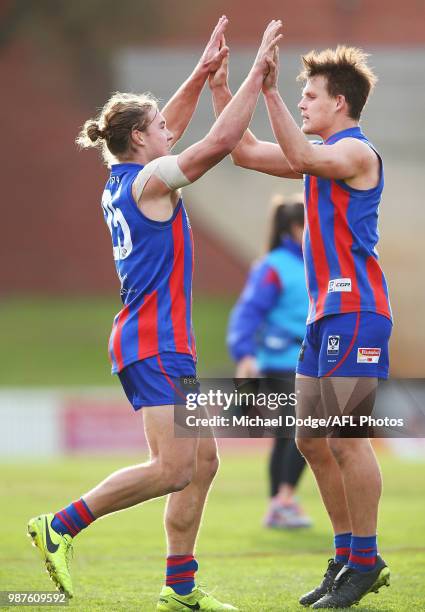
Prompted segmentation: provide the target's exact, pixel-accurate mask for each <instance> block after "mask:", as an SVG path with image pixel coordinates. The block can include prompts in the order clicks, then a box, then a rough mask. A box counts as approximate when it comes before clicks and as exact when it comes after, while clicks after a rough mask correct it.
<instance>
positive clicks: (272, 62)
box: [263, 45, 279, 93]
mask: <svg viewBox="0 0 425 612" xmlns="http://www.w3.org/2000/svg"><path fill="white" fill-rule="evenodd" d="M267 63H268V65H269V72H268V74H267V75H266V77H265V79H264V81H263V93H266V92H268V91H272V90H273V89H277V80H278V77H279V47H278V46H277V45H276V46H275V48H274V50H273V56H272V57H271V58H267Z"/></svg>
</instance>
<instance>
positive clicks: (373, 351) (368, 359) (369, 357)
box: [357, 348, 381, 363]
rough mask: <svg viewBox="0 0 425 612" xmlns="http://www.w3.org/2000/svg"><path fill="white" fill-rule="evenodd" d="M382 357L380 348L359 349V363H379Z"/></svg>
mask: <svg viewBox="0 0 425 612" xmlns="http://www.w3.org/2000/svg"><path fill="white" fill-rule="evenodd" d="M380 356H381V349H380V348H358V349H357V363H378V362H379V357H380Z"/></svg>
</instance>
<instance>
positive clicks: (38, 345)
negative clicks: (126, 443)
mask: <svg viewBox="0 0 425 612" xmlns="http://www.w3.org/2000/svg"><path fill="white" fill-rule="evenodd" d="M233 303H234V298H231V297H229V298H219V297H217V298H211V297H202V296H199V297H195V300H194V313H193V318H194V327H195V333H196V339H197V348H198V356H199V362H198V364H199V368H198V370H199V375H200V376H206V375H207V374H208V375H210V376H214V375H223V374H224V373H225V372H231V371H232V364H231V362H230V359H229V357H228V355H227V350H226V346H225V333H226V326H227V318H228V315H229V311H230V308H231V306H232V304H233ZM120 308H121V304H120V302H119V300H118V296H117V297H99V298H94V297H90V298H87V299H85V298H82V297H71V298H54V299H53V298H41V297H39V298H36V297H31V298H30V297H25V296H24V297H21V298H14V299H6V300H3V301H2V302H1V304H0V320H1V322H2V339H1V340H2V351H1V356H0V386H2V385H3V386H4V385H7V386H19V387H22V386H50V385H53V386H70V385H74V386H75V385H77V386H81V385H102V386H103V385H113V384H117V383H116V379H115V377H112V376H111V374H110V364H109V360H108V353H107V350H108V337H109V333H110V331H111V327H112V320H113V318H114V316H115V314H116V313H117V312H118V311H119V310H120Z"/></svg>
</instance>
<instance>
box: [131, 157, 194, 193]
mask: <svg viewBox="0 0 425 612" xmlns="http://www.w3.org/2000/svg"><path fill="white" fill-rule="evenodd" d="M151 176H157V177H158V178H159V180H161V181H162V182H163V183H165V185H167V187H168V188H169V189H170V191H174V190H175V189H178V188H179V187H184V186H185V185H190V181H189V179H188V178H187V177H186V176H185V175H184V174H183V172H182V171H181V170H180V167H179V165H178V163H177V155H166V156H165V157H158V159H153V160H152V161H151V162H149V163H148V164H146V166H145V167H144V168H143V169H142V170H140V172H139V174H138V175H137V176H136V178H135V180H134V188H135V197H136V202H138V201H139V200H140V198H141V195H142V193H143V189H144V188H145V185H146V183H147V182H148V180H149V179H150V177H151Z"/></svg>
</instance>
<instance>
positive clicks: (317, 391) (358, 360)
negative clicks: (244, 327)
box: [210, 46, 392, 609]
mask: <svg viewBox="0 0 425 612" xmlns="http://www.w3.org/2000/svg"><path fill="white" fill-rule="evenodd" d="M367 57H368V56H367V54H366V53H364V52H363V51H362V50H361V49H357V48H354V47H345V46H339V47H337V48H336V49H326V50H325V51H322V52H319V53H318V52H316V51H311V52H310V53H308V54H307V55H305V56H303V58H302V62H303V70H302V72H301V74H300V77H299V78H300V79H301V80H302V82H303V83H304V87H303V90H302V97H301V101H300V102H299V104H298V108H299V110H300V112H301V118H302V127H301V129H300V128H299V127H298V125H297V123H296V121H295V120H294V118H293V117H292V115H291V113H290V112H289V110H288V108H287V107H286V105H285V103H284V102H283V100H282V97H281V95H280V93H279V91H278V85H277V81H278V70H279V54H278V50H277V49H276V50H275V53H274V59H273V62H272V63H271V70H270V72H269V74H268V76H267V77H266V79H265V81H264V84H263V94H264V98H265V103H266V106H267V111H268V114H269V118H270V122H271V125H272V128H273V132H274V135H275V138H276V141H277V143H271V142H264V141H260V140H258V139H257V138H256V137H255V136H254V134H253V133H252V132H250V131H247V132H246V133H245V135H244V137H243V138H242V140H241V142H240V144H239V145H238V147H236V148H235V150H234V151H233V153H232V159H233V161H234V163H235V164H236V165H238V166H241V167H243V168H249V169H252V170H257V171H259V172H264V173H266V174H271V175H273V176H280V177H284V178H291V179H303V178H304V200H305V212H306V214H305V228H304V244H303V253H304V261H305V270H306V280H307V289H308V293H309V302H310V307H309V314H308V317H307V329H306V334H305V338H304V342H303V344H302V347H301V350H300V355H299V359H298V365H297V379H296V384H297V387H298V392H299V393H298V404H297V415H298V416H299V417H301V418H303V417H325V416H326V417H336V418H333V420H332V421H330V423H331V424H333V425H334V426H332V427H328V428H326V429H325V430H324V431H321V432H319V434H320V435H316V436H315V437H314V435H315V431H314V430H312V429H311V428H309V427H308V426H307V425H306V426H304V427H300V428H299V429H298V430H297V444H298V447H299V449H300V451H301V453H302V454H303V455H304V456H305V458H306V460H307V461H308V463H309V464H310V466H311V468H312V470H313V472H314V474H315V477H316V480H317V483H318V486H319V489H320V493H321V496H322V499H323V502H324V504H325V506H326V509H327V511H328V514H329V517H330V519H331V522H332V526H333V530H334V535H335V549H336V550H335V557H334V559H332V560H330V562H329V564H328V568H327V570H326V573H325V577H324V580H323V581H322V583H321V584H320V585H319V586H318V587H317V588H315V589H314V590H313V591H311V592H310V593H307V594H306V595H304V596H303V597H301V599H300V603H301V604H303V605H312V606H313V608H315V609H318V608H339V607H341V608H344V607H348V606H351V605H352V604H354V603H356V602H358V601H359V600H360V599H361V598H362V597H363V596H364V595H366V594H367V593H369V592H372V591H376V592H377V591H378V590H379V588H380V587H381V586H383V585H388V584H389V569H388V567H387V565H386V564H385V562H384V561H383V559H382V558H381V557H380V556H379V555H378V554H377V543H376V532H377V516H378V504H379V499H380V496H381V489H382V480H381V473H380V470H379V466H378V463H377V460H376V457H375V454H374V452H373V448H372V446H371V444H370V441H369V439H368V437H367V434H368V431H367V429H365V428H363V429H362V428H361V427H360V426H359V424H360V417H362V416H363V417H365V416H366V417H368V416H370V414H371V412H372V410H373V406H374V401H375V392H376V387H377V382H378V379H380V378H383V379H385V378H387V377H388V370H389V363H388V342H389V338H390V335H391V330H392V315H391V307H390V303H389V297H388V288H387V284H386V281H385V277H384V274H383V272H382V269H381V267H380V264H379V262H378V254H377V251H376V244H377V242H378V226H377V222H378V212H379V203H380V200H381V194H382V190H383V186H384V174H383V163H382V159H381V157H380V155H379V153H378V152H377V150H376V149H375V147H374V146H373V145H372V144H371V143H370V141H369V140H368V139H367V138H366V136H365V135H364V133H363V132H362V130H361V128H360V125H359V120H360V116H361V112H362V110H363V108H364V106H365V104H366V102H367V99H368V97H369V94H370V92H371V91H372V89H373V87H374V85H375V83H376V77H375V75H374V73H373V71H372V69H371V68H370V67H369V66H368V63H367ZM210 86H211V89H212V93H213V98H214V104H215V108H216V113H217V115H219V114H220V113H221V112H223V109H224V108H225V107H226V105H227V104H228V103H229V101H230V100H231V92H230V90H229V87H228V84H227V59H226V58H224V60H223V63H222V65H221V66H220V68H219V70H218V71H217V72H216V73H215V74H213V75H211V77H210ZM307 134H315V135H318V136H319V137H320V139H319V140H318V141H317V140H316V141H309V140H308V139H307V138H306V135H307ZM341 415H344V416H351V417H352V421H351V422H352V423H353V426H352V428H351V429H350V427H348V426H346V425H344V422H343V421H342V420H341V419H340V417H341ZM306 423H307V421H306Z"/></svg>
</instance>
